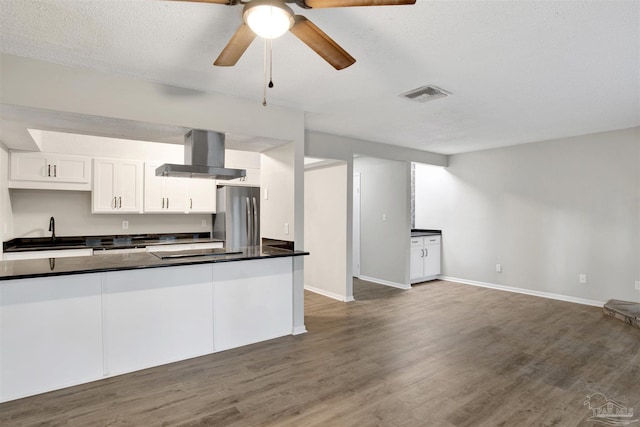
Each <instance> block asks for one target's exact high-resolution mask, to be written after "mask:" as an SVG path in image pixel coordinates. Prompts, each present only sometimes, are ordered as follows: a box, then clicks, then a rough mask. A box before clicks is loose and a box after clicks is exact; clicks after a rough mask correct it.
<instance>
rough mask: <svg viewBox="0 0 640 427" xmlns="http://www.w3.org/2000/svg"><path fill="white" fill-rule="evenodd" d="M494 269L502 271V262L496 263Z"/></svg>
mask: <svg viewBox="0 0 640 427" xmlns="http://www.w3.org/2000/svg"><path fill="white" fill-rule="evenodd" d="M496 271H497V272H498V273H502V264H496Z"/></svg>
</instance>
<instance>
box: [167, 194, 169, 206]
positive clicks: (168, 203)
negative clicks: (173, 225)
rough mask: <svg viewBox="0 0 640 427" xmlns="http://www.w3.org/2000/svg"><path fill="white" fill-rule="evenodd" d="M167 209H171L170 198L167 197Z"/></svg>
mask: <svg viewBox="0 0 640 427" xmlns="http://www.w3.org/2000/svg"><path fill="white" fill-rule="evenodd" d="M167 209H169V198H168V197H167Z"/></svg>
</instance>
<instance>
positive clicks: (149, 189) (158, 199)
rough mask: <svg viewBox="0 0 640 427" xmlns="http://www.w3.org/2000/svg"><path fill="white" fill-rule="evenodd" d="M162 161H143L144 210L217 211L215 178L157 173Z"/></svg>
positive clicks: (163, 211) (151, 211)
mask: <svg viewBox="0 0 640 427" xmlns="http://www.w3.org/2000/svg"><path fill="white" fill-rule="evenodd" d="M161 164H162V163H145V165H144V212H145V213H190V212H193V213H215V211H216V181H215V180H213V179H202V178H178V177H163V176H156V168H157V167H158V166H160V165H161Z"/></svg>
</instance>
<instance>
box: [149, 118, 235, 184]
mask: <svg viewBox="0 0 640 427" xmlns="http://www.w3.org/2000/svg"><path fill="white" fill-rule="evenodd" d="M246 175H247V172H246V171H245V170H242V169H228V168H225V167H224V134H223V133H218V132H212V131H206V130H198V129H193V130H191V131H189V132H188V133H187V134H186V135H185V136H184V165H177V164H172V163H165V164H164V165H162V166H160V167H158V168H157V169H156V176H176V177H182V178H185V177H186V178H209V179H221V180H222V179H224V180H227V179H235V178H242V177H243V176H246Z"/></svg>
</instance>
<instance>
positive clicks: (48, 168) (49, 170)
mask: <svg viewBox="0 0 640 427" xmlns="http://www.w3.org/2000/svg"><path fill="white" fill-rule="evenodd" d="M47 176H51V165H47Z"/></svg>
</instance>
